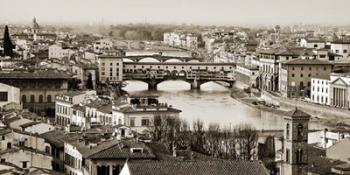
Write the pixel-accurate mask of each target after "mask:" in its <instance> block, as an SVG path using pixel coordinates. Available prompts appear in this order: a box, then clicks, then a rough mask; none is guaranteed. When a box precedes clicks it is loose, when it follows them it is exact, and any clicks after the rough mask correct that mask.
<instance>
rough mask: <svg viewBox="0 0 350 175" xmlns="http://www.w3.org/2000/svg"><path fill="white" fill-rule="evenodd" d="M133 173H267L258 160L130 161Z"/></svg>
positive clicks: (258, 174) (261, 174) (230, 174)
mask: <svg viewBox="0 0 350 175" xmlns="http://www.w3.org/2000/svg"><path fill="white" fill-rule="evenodd" d="M127 165H128V167H129V170H130V173H131V174H132V175H150V174H152V175H178V174H184V175H185V174H189V175H214V174H220V175H250V174H254V175H267V174H269V173H268V171H267V170H266V168H265V167H264V165H263V164H262V163H261V162H258V161H226V160H212V161H148V162H128V163H127Z"/></svg>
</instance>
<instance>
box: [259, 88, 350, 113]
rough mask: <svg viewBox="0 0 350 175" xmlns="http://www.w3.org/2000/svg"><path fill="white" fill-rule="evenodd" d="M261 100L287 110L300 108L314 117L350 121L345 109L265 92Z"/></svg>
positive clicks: (347, 111)
mask: <svg viewBox="0 0 350 175" xmlns="http://www.w3.org/2000/svg"><path fill="white" fill-rule="evenodd" d="M261 98H262V99H263V100H266V101H269V102H272V103H275V104H279V106H283V107H286V108H294V107H298V108H300V109H301V110H303V111H305V112H307V113H310V114H311V115H314V116H319V117H326V118H329V117H341V118H346V119H350V111H349V110H345V109H338V108H334V107H330V106H325V105H320V104H314V103H309V102H305V101H301V100H296V99H288V98H285V97H280V96H277V95H275V94H271V93H269V92H265V91H264V92H262V94H261Z"/></svg>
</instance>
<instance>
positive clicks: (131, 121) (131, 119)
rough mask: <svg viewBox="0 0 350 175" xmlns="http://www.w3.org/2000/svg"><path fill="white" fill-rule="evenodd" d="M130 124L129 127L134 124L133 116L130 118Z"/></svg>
mask: <svg viewBox="0 0 350 175" xmlns="http://www.w3.org/2000/svg"><path fill="white" fill-rule="evenodd" d="M130 126H131V127H133V126H135V119H134V118H130Z"/></svg>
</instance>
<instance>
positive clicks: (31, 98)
mask: <svg viewBox="0 0 350 175" xmlns="http://www.w3.org/2000/svg"><path fill="white" fill-rule="evenodd" d="M30 102H31V103H34V102H35V96H34V95H31V96H30Z"/></svg>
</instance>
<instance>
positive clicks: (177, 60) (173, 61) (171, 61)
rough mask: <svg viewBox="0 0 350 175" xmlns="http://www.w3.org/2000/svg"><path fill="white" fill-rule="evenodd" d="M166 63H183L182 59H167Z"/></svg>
mask: <svg viewBox="0 0 350 175" xmlns="http://www.w3.org/2000/svg"><path fill="white" fill-rule="evenodd" d="M164 62H165V63H180V62H183V61H182V60H181V59H178V58H170V59H166V60H165V61H164Z"/></svg>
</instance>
